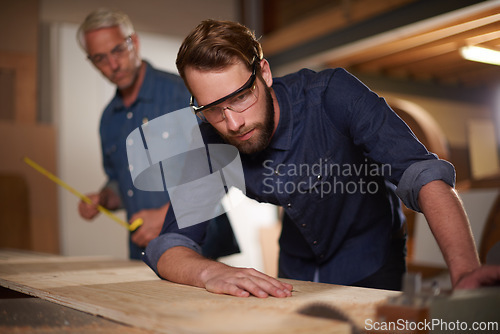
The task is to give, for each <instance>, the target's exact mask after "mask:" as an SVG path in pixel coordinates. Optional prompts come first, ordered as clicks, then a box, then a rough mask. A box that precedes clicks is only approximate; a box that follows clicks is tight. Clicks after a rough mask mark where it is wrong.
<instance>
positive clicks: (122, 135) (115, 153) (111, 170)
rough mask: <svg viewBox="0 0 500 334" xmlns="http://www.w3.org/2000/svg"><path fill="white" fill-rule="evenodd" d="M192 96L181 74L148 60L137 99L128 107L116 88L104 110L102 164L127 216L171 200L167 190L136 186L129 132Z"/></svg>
mask: <svg viewBox="0 0 500 334" xmlns="http://www.w3.org/2000/svg"><path fill="white" fill-rule="evenodd" d="M189 97H190V94H189V91H188V90H187V88H186V87H185V86H184V82H183V81H182V79H181V78H180V77H179V76H178V75H175V74H172V73H167V72H163V71H160V70H157V69H155V68H153V67H152V66H151V65H150V64H148V63H146V74H145V76H144V81H143V84H142V86H141V89H140V91H139V95H138V97H137V99H136V100H135V101H134V103H133V104H132V105H131V106H130V107H125V106H124V105H123V100H122V98H121V96H120V93H119V92H118V91H117V92H116V94H115V96H114V98H113V99H112V100H111V102H110V103H109V104H108V106H107V107H106V109H105V110H104V112H103V114H102V117H101V123H100V135H101V145H102V159H103V166H104V170H105V172H106V175H107V177H108V184H113V186H115V187H117V188H118V192H119V195H120V198H121V200H122V205H123V207H124V208H125V210H126V211H127V219H130V217H131V216H132V215H134V214H135V213H136V212H138V211H140V210H143V209H152V208H159V207H161V206H163V205H164V204H166V203H167V202H168V201H169V195H168V192H166V191H162V192H152V191H142V190H139V189H136V188H135V187H134V186H133V184H132V178H131V176H130V171H129V168H128V166H129V165H128V158H127V148H126V139H127V136H128V135H129V134H130V132H132V131H133V130H135V129H136V128H137V127H139V126H140V125H142V124H143V123H145V122H147V121H149V120H152V119H154V118H156V117H158V116H161V115H164V114H166V113H168V112H171V111H175V110H178V109H181V108H184V107H186V105H187V104H188V103H189Z"/></svg>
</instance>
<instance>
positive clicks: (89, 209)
mask: <svg viewBox="0 0 500 334" xmlns="http://www.w3.org/2000/svg"><path fill="white" fill-rule="evenodd" d="M86 196H87V197H88V198H89V199H90V200H91V201H92V203H91V204H89V203H86V202H84V201H80V203H78V213H79V214H80V216H81V217H82V218H84V219H87V220H91V219H94V218H95V216H97V215H98V214H99V210H98V209H97V207H98V205H99V201H100V195H99V194H98V193H95V194H88V195H86Z"/></svg>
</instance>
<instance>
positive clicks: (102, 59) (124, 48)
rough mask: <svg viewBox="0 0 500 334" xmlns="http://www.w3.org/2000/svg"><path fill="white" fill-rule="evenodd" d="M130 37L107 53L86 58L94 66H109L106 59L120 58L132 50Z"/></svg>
mask: <svg viewBox="0 0 500 334" xmlns="http://www.w3.org/2000/svg"><path fill="white" fill-rule="evenodd" d="M132 47H133V44H132V37H131V36H128V37H126V38H125V40H124V41H123V42H122V43H120V44H118V45H117V46H115V47H114V48H113V49H112V50H111V51H110V52H109V53H97V54H94V55H88V56H87V58H88V59H89V60H90V61H91V62H92V63H93V64H94V65H96V66H103V65H106V64H109V59H108V57H110V56H111V57H113V58H114V59H118V58H121V57H123V56H125V55H126V54H128V52H129V51H130V50H132Z"/></svg>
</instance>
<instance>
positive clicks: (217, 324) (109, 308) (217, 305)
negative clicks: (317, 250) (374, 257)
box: [0, 250, 397, 334]
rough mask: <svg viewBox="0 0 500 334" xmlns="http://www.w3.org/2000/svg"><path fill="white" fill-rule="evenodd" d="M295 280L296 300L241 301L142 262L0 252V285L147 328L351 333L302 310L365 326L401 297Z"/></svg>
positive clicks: (220, 333) (219, 332)
mask: <svg viewBox="0 0 500 334" xmlns="http://www.w3.org/2000/svg"><path fill="white" fill-rule="evenodd" d="M290 283H292V284H293V286H294V292H293V296H292V297H290V298H284V299H280V298H272V297H270V298H265V299H259V298H255V297H249V298H237V297H232V296H226V295H217V294H213V293H209V292H207V291H206V290H204V289H200V288H195V287H191V286H185V285H180V284H175V283H171V282H168V281H165V280H161V279H159V278H158V277H157V276H156V275H155V274H154V273H153V271H151V269H149V268H148V267H147V266H146V265H145V264H143V263H142V262H138V261H127V260H117V259H112V258H105V257H62V256H54V255H45V254H37V253H26V252H18V251H8V250H0V286H3V287H5V288H8V289H11V290H14V291H17V292H21V293H24V294H28V295H31V296H36V297H39V298H40V299H42V300H46V301H50V302H52V303H56V304H59V305H64V306H67V307H70V308H72V309H76V310H79V311H83V312H86V313H89V314H92V315H98V316H101V317H103V318H105V319H109V320H113V321H115V322H118V323H121V324H124V325H128V326H130V328H134V329H137V330H142V329H144V330H145V331H147V332H148V333H149V332H158V333H214V334H223V333H231V334H235V333H287V334H288V333H290V334H292V333H315V334H321V333H349V332H350V327H349V325H348V324H347V323H344V322H341V321H336V320H329V319H323V318H316V317H309V316H305V315H301V314H298V313H297V310H298V309H299V308H300V307H302V306H304V305H308V304H310V303H315V302H322V303H328V304H329V305H333V306H336V307H338V308H340V309H341V310H342V311H343V312H344V313H345V314H346V315H348V316H349V317H351V318H352V319H353V320H354V321H355V322H356V323H357V324H358V325H359V326H360V327H361V328H363V327H364V323H365V320H366V319H368V318H372V319H373V317H374V313H375V307H376V305H377V304H378V303H380V302H383V301H384V300H385V299H386V298H387V297H389V296H393V295H395V294H397V292H390V291H385V290H375V289H365V288H355V287H345V286H338V285H331V284H319V283H311V282H302V281H290ZM1 325H2V324H0V329H1Z"/></svg>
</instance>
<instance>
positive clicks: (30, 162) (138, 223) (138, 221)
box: [24, 157, 143, 231]
mask: <svg viewBox="0 0 500 334" xmlns="http://www.w3.org/2000/svg"><path fill="white" fill-rule="evenodd" d="M24 162H26V163H27V164H28V165H29V166H31V167H33V168H34V169H36V170H37V171H38V172H40V173H41V174H43V175H45V176H46V177H48V178H49V179H50V180H52V181H54V182H55V183H57V184H58V185H60V186H61V187H63V188H65V189H66V190H68V191H69V192H71V193H72V194H74V195H76V196H77V197H79V198H80V199H81V200H82V201H84V202H85V203H87V204H93V202H92V201H91V200H90V198H88V197H87V196H85V195H84V194H82V193H81V192H79V191H77V190H76V189H75V188H73V187H71V186H70V185H69V184H67V183H66V182H64V181H63V180H61V179H60V178H58V177H57V176H55V175H54V174H52V173H51V172H49V171H48V170H46V169H45V168H43V167H42V166H40V165H39V164H37V163H36V162H34V161H33V160H31V159H30V158H27V157H25V158H24ZM97 210H99V211H100V212H102V213H104V214H105V215H107V216H108V217H109V218H111V219H113V220H114V221H115V222H117V223H118V224H120V225H122V226H123V227H125V228H126V229H127V230H129V231H135V230H137V228H138V227H139V226H141V225H142V223H143V221H142V219H141V218H139V219H136V220H134V221H133V222H132V224H129V223H127V222H126V221H124V220H122V219H120V218H118V217H117V216H116V215H114V214H113V213H111V211H109V210H108V209H106V208H105V207H103V206H102V205H98V206H97Z"/></svg>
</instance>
